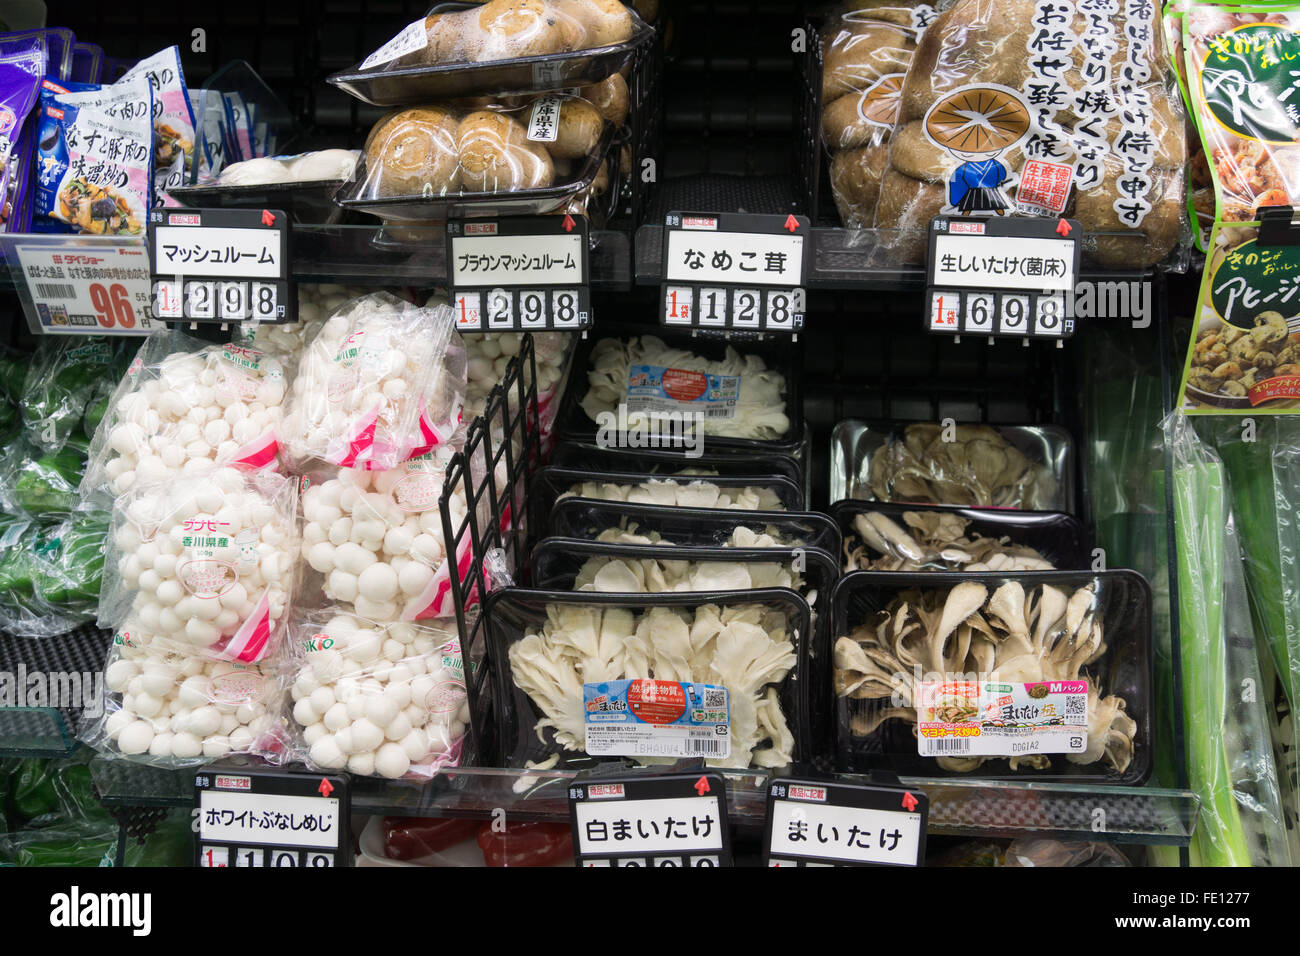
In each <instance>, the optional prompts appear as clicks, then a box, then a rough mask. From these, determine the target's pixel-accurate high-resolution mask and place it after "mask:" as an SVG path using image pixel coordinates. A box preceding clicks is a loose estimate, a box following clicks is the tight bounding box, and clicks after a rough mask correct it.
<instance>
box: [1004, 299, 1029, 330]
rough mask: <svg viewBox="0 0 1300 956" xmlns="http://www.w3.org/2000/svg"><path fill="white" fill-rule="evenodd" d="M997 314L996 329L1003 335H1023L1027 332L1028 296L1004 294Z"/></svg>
mask: <svg viewBox="0 0 1300 956" xmlns="http://www.w3.org/2000/svg"><path fill="white" fill-rule="evenodd" d="M1000 305H1001V311H1000V312H999V314H998V331H999V332H1001V333H1002V334H1003V335H1024V334H1027V333H1028V332H1029V296H1027V295H1004V296H1002V297H1001V302H1000Z"/></svg>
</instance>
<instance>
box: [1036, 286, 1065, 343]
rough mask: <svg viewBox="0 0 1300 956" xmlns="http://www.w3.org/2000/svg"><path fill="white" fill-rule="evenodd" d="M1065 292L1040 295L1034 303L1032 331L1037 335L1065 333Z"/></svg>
mask: <svg viewBox="0 0 1300 956" xmlns="http://www.w3.org/2000/svg"><path fill="white" fill-rule="evenodd" d="M1065 309H1066V299H1065V294H1064V293H1062V292H1057V293H1056V294H1054V295H1040V296H1039V297H1038V299H1037V301H1035V303H1034V332H1036V333H1037V334H1038V335H1064V334H1065Z"/></svg>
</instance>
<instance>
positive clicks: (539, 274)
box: [451, 231, 586, 289]
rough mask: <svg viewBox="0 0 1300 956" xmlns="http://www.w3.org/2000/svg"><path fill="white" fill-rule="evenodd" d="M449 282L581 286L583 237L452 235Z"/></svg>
mask: <svg viewBox="0 0 1300 956" xmlns="http://www.w3.org/2000/svg"><path fill="white" fill-rule="evenodd" d="M451 248H452V261H451V284H452V286H453V287H455V288H457V289H460V288H466V289H482V288H488V287H493V286H511V287H523V288H526V287H529V286H552V285H582V284H583V283H584V282H585V281H586V277H585V276H583V274H582V236H581V235H579V234H578V233H577V232H576V231H575V232H574V233H571V234H560V233H555V234H550V235H547V234H542V235H535V236H514V235H505V236H502V235H495V236H494V235H480V236H453V237H452V240H451Z"/></svg>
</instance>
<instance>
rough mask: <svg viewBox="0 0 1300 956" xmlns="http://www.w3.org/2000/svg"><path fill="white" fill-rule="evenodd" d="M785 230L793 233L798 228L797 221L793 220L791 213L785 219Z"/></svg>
mask: <svg viewBox="0 0 1300 956" xmlns="http://www.w3.org/2000/svg"><path fill="white" fill-rule="evenodd" d="M785 228H786V229H788V230H790V231H791V232H794V231H795V230H797V229H798V228H799V220H798V219H796V218H794V214H793V213H791V214H790V215H788V216H786V217H785Z"/></svg>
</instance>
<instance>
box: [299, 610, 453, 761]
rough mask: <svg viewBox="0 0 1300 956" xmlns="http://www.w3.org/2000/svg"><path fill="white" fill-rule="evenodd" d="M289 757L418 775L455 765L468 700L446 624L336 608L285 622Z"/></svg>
mask: <svg viewBox="0 0 1300 956" xmlns="http://www.w3.org/2000/svg"><path fill="white" fill-rule="evenodd" d="M294 638H295V639H294V651H295V653H294V657H293V662H292V664H291V665H290V669H291V675H292V676H291V684H290V695H291V697H292V699H293V705H292V706H293V720H294V725H295V727H294V745H293V751H294V756H295V757H296V758H297V759H301V760H303V761H304V762H305V763H307V764H308V765H309V766H311V767H314V768H316V769H319V770H342V769H344V768H345V767H346V769H347V771H348V772H349V773H352V774H357V775H360V776H379V777H387V778H389V779H397V778H399V777H409V778H412V779H427V778H429V777H431V776H433V774H434V773H435V772H437V771H438V770H439V769H440V768H442V767H448V766H452V767H454V766H456V765H457V763H458V762H459V759H460V749H461V741H462V739H463V738H464V736H465V729H466V727H467V726H468V725H469V698H468V696H467V695H466V692H465V674H464V665H463V663H462V660H461V653H460V642H459V640H458V638H457V637H456V633H455V629H454V628H451V629H448V628H445V627H436V626H429V625H420V624H413V623H411V622H406V621H404V622H390V623H375V622H373V621H368V620H365V619H363V618H359V617H355V616H353V615H352V614H349V613H347V612H345V611H343V610H342V609H340V608H326V609H322V610H320V611H318V612H315V613H313V614H311V615H309V616H307V617H306V618H304V619H303V620H302V621H300V622H298V623H297V624H296V625H295V628H294Z"/></svg>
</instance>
